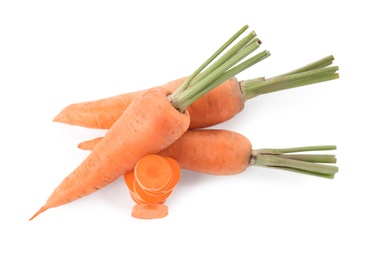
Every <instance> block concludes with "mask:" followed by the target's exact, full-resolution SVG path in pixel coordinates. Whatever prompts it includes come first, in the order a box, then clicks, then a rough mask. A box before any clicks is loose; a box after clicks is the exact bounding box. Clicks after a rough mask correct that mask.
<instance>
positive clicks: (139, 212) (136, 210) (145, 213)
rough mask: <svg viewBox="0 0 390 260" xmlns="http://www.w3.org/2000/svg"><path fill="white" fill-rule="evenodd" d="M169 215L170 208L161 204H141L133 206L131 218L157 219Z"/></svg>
mask: <svg viewBox="0 0 390 260" xmlns="http://www.w3.org/2000/svg"><path fill="white" fill-rule="evenodd" d="M167 215H168V207H167V206H166V205H164V204H160V203H141V204H137V205H134V206H133V210H132V212H131V216H132V217H134V218H139V219H156V218H163V217H166V216H167Z"/></svg>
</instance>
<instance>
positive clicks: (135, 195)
mask: <svg viewBox="0 0 390 260" xmlns="http://www.w3.org/2000/svg"><path fill="white" fill-rule="evenodd" d="M129 193H130V197H131V198H132V199H133V200H134V202H135V203H137V204H141V203H147V201H144V200H143V199H141V198H140V197H139V196H138V194H137V193H135V192H134V191H131V190H129Z"/></svg>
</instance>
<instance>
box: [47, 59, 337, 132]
mask: <svg viewBox="0 0 390 260" xmlns="http://www.w3.org/2000/svg"><path fill="white" fill-rule="evenodd" d="M333 60H334V57H333V55H329V56H326V57H324V58H322V59H319V60H317V61H315V62H312V63H310V64H308V65H306V66H303V67H300V68H298V69H295V70H293V71H290V72H287V73H284V74H282V75H278V76H274V77H270V78H265V77H259V78H254V79H249V80H242V81H239V80H238V79H237V78H236V77H232V78H230V79H229V80H227V81H225V82H223V83H222V84H221V85H220V86H218V87H217V88H215V89H213V90H212V91H210V92H209V93H207V94H206V95H204V96H203V97H201V98H199V99H198V100H197V101H195V102H194V103H192V104H191V105H190V106H189V107H188V109H187V110H188V112H189V114H190V117H191V122H190V126H189V129H195V128H204V127H208V126H213V125H216V124H219V123H223V122H225V121H227V120H229V119H231V118H233V117H234V116H235V115H237V114H238V113H240V112H241V111H242V110H243V109H244V106H245V102H246V101H247V100H249V99H252V98H255V97H257V96H259V95H263V94H267V93H272V92H276V91H281V90H286V89H291V88H296V87H300V86H305V85H309V84H314V83H319V82H323V81H329V80H333V79H337V78H338V77H339V75H338V73H336V72H337V70H338V67H337V66H330V65H331V64H332V63H333ZM187 79H188V78H187V77H184V78H180V79H177V80H174V81H171V82H169V83H167V84H165V85H162V86H159V87H157V88H163V89H166V90H167V91H174V90H176V89H177V88H178V87H179V86H180V85H181V84H182V83H183V82H184V81H185V80H187ZM144 91H145V90H139V91H135V92H131V93H125V94H121V95H117V96H113V97H108V98H103V99H99V100H94V101H87V102H81V103H74V104H70V105H69V106H67V107H65V108H64V109H63V110H61V111H60V113H58V114H57V115H56V116H55V118H54V119H53V121H54V122H59V123H65V124H70V125H76V126H82V127H87V128H97V129H109V128H110V127H111V126H112V125H113V124H114V122H115V121H116V120H117V119H118V118H119V117H120V116H121V114H122V113H123V112H124V111H125V110H126V108H127V107H128V106H129V104H131V102H133V100H134V99H135V98H136V97H137V96H138V95H140V94H141V93H143V92H144Z"/></svg>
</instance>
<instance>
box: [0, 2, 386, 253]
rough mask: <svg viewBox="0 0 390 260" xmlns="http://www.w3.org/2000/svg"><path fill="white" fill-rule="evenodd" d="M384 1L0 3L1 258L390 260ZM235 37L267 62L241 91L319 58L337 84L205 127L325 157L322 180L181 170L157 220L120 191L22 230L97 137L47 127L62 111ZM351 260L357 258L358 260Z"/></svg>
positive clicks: (176, 68)
mask: <svg viewBox="0 0 390 260" xmlns="http://www.w3.org/2000/svg"><path fill="white" fill-rule="evenodd" d="M384 4H385V1H377V0H373V1H355V2H353V3H352V2H348V1H333V0H330V1H300V0H297V1H247V0H241V1H215V2H213V1H210V0H208V1H191V2H189V1H188V2H187V1H83V0H77V1H40V0H38V1H1V3H0V89H1V90H0V91H1V94H0V99H1V102H0V106H1V109H0V113H1V138H2V140H1V150H2V156H1V175H2V178H1V182H0V192H1V196H0V199H1V212H2V213H1V215H0V220H1V221H0V237H1V241H2V242H1V250H0V258H1V259H21V258H22V257H23V256H26V257H27V256H28V258H29V259H37V258H38V257H39V258H41V259H49V258H50V259H94V258H97V257H99V259H100V258H101V259H116V260H119V259H153V258H154V259H176V258H179V257H180V259H211V258H214V259H215V258H217V259H225V258H226V257H229V259H300V260H302V259H355V258H357V257H360V258H361V259H389V258H390V252H389V249H388V245H389V242H390V238H389V233H390V224H389V219H390V214H389V213H388V212H389V210H388V207H389V198H390V189H389V179H390V178H389V174H390V172H389V167H388V165H387V164H388V161H389V159H388V158H389V151H388V148H389V145H390V143H389V130H390V129H389V126H388V122H387V121H388V112H389V108H390V106H389V98H388V97H389V94H388V93H389V84H388V72H389V68H388V61H389V58H390V57H389V52H388V50H389V46H390V42H389V40H388V24H389V22H390V21H389V18H388V12H387V10H388V9H387V8H386V7H385V5H384ZM245 24H248V25H249V26H250V29H251V30H255V31H256V32H257V34H258V36H259V38H260V39H261V40H262V42H263V44H262V46H261V48H260V49H261V50H268V51H270V52H271V57H269V58H267V59H266V60H265V61H263V62H261V63H259V64H257V65H255V66H254V67H252V68H250V69H248V70H247V71H245V72H243V73H241V74H239V75H238V76H237V77H238V78H239V79H248V78H253V77H258V76H273V75H276V74H279V73H283V72H286V71H289V70H292V69H294V68H296V67H299V66H302V65H305V64H307V63H310V62H312V61H314V60H317V59H319V58H322V57H324V56H327V55H330V54H333V55H334V56H335V62H334V64H335V65H338V66H339V67H340V71H339V72H340V79H338V80H335V81H330V82H326V83H321V84H317V85H312V86H307V87H302V88H298V89H294V90H288V91H283V92H278V93H273V94H268V95H264V96H260V97H258V98H256V99H253V100H250V101H248V102H247V103H246V108H245V109H244V111H243V112H241V113H240V114H239V115H237V116H236V117H235V118H234V119H232V120H231V121H229V122H226V123H224V124H221V125H218V126H216V128H226V129H230V130H234V131H237V132H240V133H242V134H244V135H245V136H247V137H248V138H249V139H250V140H251V142H252V144H253V147H254V148H264V147H275V148H278V147H294V146H304V145H318V144H336V145H337V146H338V149H337V150H336V151H334V153H335V154H336V155H337V158H338V163H337V165H338V166H339V167H340V171H339V173H338V174H337V175H336V178H335V179H334V180H328V179H322V178H316V177H311V176H306V175H300V174H295V173H290V172H284V171H277V170H272V169H271V170H270V169H265V168H258V167H257V168H256V167H253V168H249V169H248V170H247V171H245V172H244V173H242V174H239V175H235V176H231V177H220V176H217V177H216V176H209V175H204V174H200V173H194V172H188V171H183V172H182V179H181V181H180V182H179V184H178V186H177V187H176V189H175V191H174V193H173V194H172V196H171V197H170V198H169V199H168V201H167V202H166V204H167V205H168V206H169V215H168V217H166V218H164V219H159V220H150V221H145V220H139V219H134V218H132V217H131V216H130V213H131V208H132V206H133V205H134V203H133V201H132V200H131V198H130V197H129V195H128V192H127V188H126V187H125V184H124V183H123V181H122V179H119V180H118V181H116V182H114V183H113V184H111V185H109V186H107V187H106V188H104V189H102V190H100V191H98V192H96V193H94V194H92V195H90V196H87V197H85V198H82V199H80V200H78V201H75V202H73V203H71V204H67V205H64V206H62V207H58V208H54V209H50V210H48V211H47V212H45V213H43V214H42V215H40V216H39V217H37V218H36V219H34V220H33V221H31V222H30V221H28V219H29V218H30V217H31V215H32V214H33V213H35V211H36V210H37V209H38V208H39V207H40V206H41V205H42V204H43V203H44V202H45V201H46V199H47V197H48V196H49V195H50V193H51V192H52V190H53V189H54V188H55V187H56V186H57V185H58V184H59V182H60V181H61V180H62V179H63V178H64V177H65V176H66V175H67V174H68V173H70V172H71V171H72V170H73V169H74V168H75V167H77V165H78V164H79V163H80V162H81V161H82V160H83V159H84V158H85V157H86V156H87V154H88V153H87V152H85V151H80V150H78V149H77V148H76V145H77V144H78V143H79V142H80V141H83V140H86V139H89V138H94V137H96V136H100V135H102V134H103V133H104V131H98V130H92V129H84V128H81V127H74V126H69V125H63V124H59V123H54V122H52V121H51V120H52V119H53V117H54V116H55V115H56V114H57V113H58V112H59V111H60V110H61V109H62V108H64V107H65V106H67V105H68V104H70V103H75V102H81V101H86V100H94V99H98V98H103V97H108V96H112V95H116V94H120V93H124V92H130V91H134V90H139V89H143V88H147V87H151V86H155V85H159V84H163V83H166V82H168V81H170V80H172V79H175V78H178V77H181V76H184V75H187V74H189V73H191V72H192V71H193V70H194V69H195V68H196V67H197V66H199V65H200V64H201V63H202V62H203V61H204V60H205V59H206V58H208V57H209V56H210V55H211V54H212V53H213V52H214V51H215V50H216V49H217V48H218V47H219V46H220V45H221V44H222V43H223V42H225V41H226V40H227V39H228V38H229V37H230V36H231V35H232V34H233V33H235V32H236V31H237V30H238V29H239V28H241V27H242V26H243V25H245ZM360 258H359V259H360Z"/></svg>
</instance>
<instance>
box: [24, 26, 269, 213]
mask: <svg viewBox="0 0 390 260" xmlns="http://www.w3.org/2000/svg"><path fill="white" fill-rule="evenodd" d="M246 28H247V26H244V27H243V28H242V29H241V30H239V31H238V32H237V33H236V34H235V35H234V36H233V37H231V38H230V39H229V40H228V42H227V43H226V44H224V45H223V46H222V47H221V48H220V49H219V50H217V52H216V54H214V55H212V56H211V58H210V59H208V60H207V61H206V62H205V63H204V64H202V65H201V66H200V67H199V69H197V70H196V71H195V72H194V73H193V74H192V75H191V76H190V77H189V78H188V79H187V80H186V81H185V82H184V83H183V84H182V85H181V86H180V87H179V88H177V89H176V90H175V91H174V92H173V93H170V92H167V91H166V90H164V89H161V88H153V89H149V90H147V91H145V92H143V93H142V94H140V95H139V96H137V98H136V99H135V100H134V101H133V102H132V103H131V104H130V105H129V106H128V108H127V109H126V110H125V111H124V112H123V114H122V115H121V116H120V118H119V119H118V120H116V121H115V123H114V124H113V125H112V127H111V128H110V129H109V130H108V131H107V133H106V135H105V137H104V138H103V139H102V140H101V141H100V142H99V143H98V144H97V145H96V146H95V148H94V149H93V151H92V152H91V153H90V154H89V155H88V156H87V158H86V159H85V160H84V161H83V162H82V163H81V164H80V165H79V166H78V167H76V169H75V170H74V171H73V172H71V173H70V174H69V175H68V176H67V177H66V178H65V179H64V180H63V181H62V182H61V183H60V185H59V186H58V187H57V188H56V189H55V190H54V191H53V193H52V194H51V196H50V197H49V198H48V200H47V201H46V203H45V204H44V205H43V206H42V207H41V208H40V209H39V210H38V211H37V212H36V213H35V214H34V215H33V216H32V217H31V218H30V220H32V219H34V218H35V217H36V216H37V215H39V214H41V213H42V212H44V211H46V210H47V209H49V208H53V207H57V206H61V205H64V204H66V203H69V202H72V201H74V200H76V199H79V198H81V197H84V196H86V195H89V194H91V193H93V192H95V191H96V190H99V189H101V188H103V187H105V186H107V185H108V184H110V183H112V182H114V181H115V180H116V179H117V178H119V177H120V176H122V175H124V174H125V173H126V172H129V171H130V170H132V169H133V168H134V167H135V165H136V163H137V162H138V161H139V160H140V159H141V158H143V157H145V156H146V155H149V154H156V153H158V152H159V151H161V150H162V149H164V148H166V147H167V146H169V145H170V144H172V143H173V142H175V141H176V140H177V139H178V138H179V137H180V136H181V135H183V134H184V133H185V132H186V131H187V129H188V127H189V124H190V118H189V114H188V111H187V107H188V106H190V105H191V104H192V103H193V102H195V101H196V100H197V99H199V98H200V97H202V96H203V95H205V94H206V93H208V92H209V91H211V90H212V89H214V88H215V87H217V86H218V85H219V84H221V83H222V82H224V81H226V80H227V79H228V78H230V77H232V76H235V75H236V74H237V73H239V72H241V71H243V70H245V69H246V68H248V67H250V66H252V65H254V64H256V63H258V62H259V61H261V60H263V59H264V58H266V57H268V56H269V53H268V52H267V51H263V52H261V53H259V54H257V55H254V56H253V57H252V58H249V59H248V60H246V61H243V62H242V63H240V64H238V65H236V64H237V63H239V62H240V61H241V60H242V59H244V58H245V57H247V56H248V55H249V54H251V53H252V52H253V51H255V50H256V49H257V48H258V46H259V40H256V39H255V36H256V35H255V33H254V32H252V33H251V34H249V35H248V36H247V37H245V38H244V39H242V40H241V41H239V42H238V43H237V44H236V45H234V46H233V47H232V48H231V49H230V50H228V51H227V52H226V53H225V54H224V55H223V56H222V57H221V58H219V59H218V60H217V61H216V62H214V63H213V64H211V65H210V66H209V67H207V66H208V65H209V64H210V63H211V61H212V60H213V59H215V57H216V56H218V55H219V54H220V53H221V52H222V51H223V50H224V49H225V48H226V47H227V46H228V45H229V44H231V43H232V42H233V41H234V40H235V39H236V38H237V37H238V36H239V35H240V34H241V33H242V32H243V31H244V30H245V29H246ZM253 40H254V41H253ZM250 42H252V43H250ZM249 43H250V44H249ZM206 67H207V68H206ZM204 68H206V69H205V70H204ZM203 70H204V71H203ZM201 72H202V73H201Z"/></svg>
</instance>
